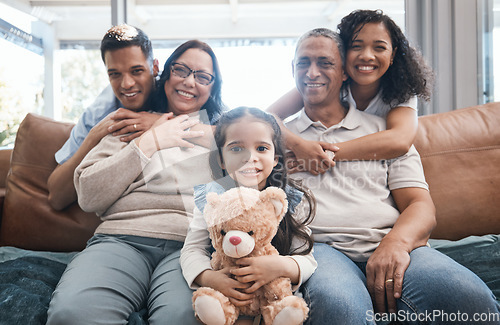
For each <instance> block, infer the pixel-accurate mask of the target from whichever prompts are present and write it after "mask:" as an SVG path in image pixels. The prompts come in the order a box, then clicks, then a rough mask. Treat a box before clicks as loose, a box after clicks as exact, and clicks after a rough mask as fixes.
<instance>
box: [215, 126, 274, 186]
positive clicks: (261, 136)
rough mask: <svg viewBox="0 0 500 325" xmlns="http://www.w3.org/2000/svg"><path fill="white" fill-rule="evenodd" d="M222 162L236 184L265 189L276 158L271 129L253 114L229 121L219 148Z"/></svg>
mask: <svg viewBox="0 0 500 325" xmlns="http://www.w3.org/2000/svg"><path fill="white" fill-rule="evenodd" d="M222 160H223V161H222V163H221V166H222V168H224V169H225V170H226V171H227V173H228V174H229V176H230V177H231V178H232V179H234V180H235V181H236V182H237V183H239V185H243V186H246V187H253V188H257V189H259V190H262V189H264V187H265V186H266V181H267V178H268V177H269V175H270V174H271V172H272V170H273V168H274V166H276V165H277V163H278V159H277V157H276V155H275V148H274V145H273V130H272V129H271V127H270V126H268V125H267V124H265V123H263V122H261V121H259V120H256V119H252V118H247V119H245V120H242V119H240V120H239V121H237V122H235V123H233V124H231V125H229V126H228V127H227V129H226V141H225V143H224V147H223V149H222Z"/></svg>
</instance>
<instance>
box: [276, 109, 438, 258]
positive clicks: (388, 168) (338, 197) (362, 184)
mask: <svg viewBox="0 0 500 325" xmlns="http://www.w3.org/2000/svg"><path fill="white" fill-rule="evenodd" d="M285 124H286V126H287V127H288V129H290V130H291V131H292V132H294V133H295V134H297V135H300V136H301V137H302V138H304V139H306V140H315V141H325V142H330V143H339V142H345V141H348V140H352V139H355V138H359V137H361V136H364V135H368V134H371V133H375V132H378V131H382V130H385V128H386V123H385V120H384V119H383V118H380V117H378V116H375V115H371V114H367V113H365V112H362V111H359V110H357V109H355V108H353V107H352V106H351V108H350V109H349V110H348V112H347V115H346V116H345V118H344V119H343V120H342V121H341V122H340V123H339V124H337V125H334V126H331V127H330V128H326V127H325V126H324V125H323V124H322V123H321V122H313V121H311V119H309V117H308V116H307V114H306V113H305V111H304V109H302V110H301V111H300V112H299V113H297V114H295V115H294V116H292V117H291V118H290V119H289V120H288V121H287V122H286V123H285ZM291 176H292V177H293V178H298V179H302V180H303V182H304V185H305V186H307V187H309V188H310V189H311V190H312V192H313V193H314V196H315V197H316V201H317V213H316V216H315V218H314V220H313V222H312V224H310V228H311V230H312V232H313V236H314V240H315V241H316V242H323V243H327V244H329V245H331V246H332V247H334V248H336V249H338V250H340V251H342V252H343V253H345V254H346V255H347V256H349V257H350V258H351V259H352V260H354V261H359V262H361V261H366V260H368V258H369V257H370V255H371V254H372V253H373V251H374V250H375V249H376V248H377V246H378V244H379V243H380V241H381V240H382V238H383V237H384V236H385V235H386V234H387V233H388V232H389V231H390V230H391V229H392V226H393V225H394V223H395V222H396V219H397V218H398V216H399V211H398V209H397V208H396V205H395V203H394V200H393V198H392V196H391V190H395V189H399V188H407V187H419V188H424V189H428V186H427V183H426V182H425V177H424V172H423V168H422V163H421V161H420V156H419V154H418V152H417V150H416V149H415V148H414V147H413V146H412V147H411V148H410V150H409V151H408V153H406V154H405V155H403V156H401V157H398V158H396V159H391V160H371V161H337V163H336V165H335V167H333V168H331V169H330V170H328V171H327V172H326V173H324V174H322V175H318V176H314V175H312V174H310V173H304V172H302V173H296V174H293V175H291Z"/></svg>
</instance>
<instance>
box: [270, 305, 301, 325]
mask: <svg viewBox="0 0 500 325" xmlns="http://www.w3.org/2000/svg"><path fill="white" fill-rule="evenodd" d="M303 321H304V311H303V310H302V309H301V308H295V307H292V306H287V307H285V308H283V309H282V310H281V311H280V312H279V313H278V315H276V317H275V318H274V321H273V325H300V324H302V322H303Z"/></svg>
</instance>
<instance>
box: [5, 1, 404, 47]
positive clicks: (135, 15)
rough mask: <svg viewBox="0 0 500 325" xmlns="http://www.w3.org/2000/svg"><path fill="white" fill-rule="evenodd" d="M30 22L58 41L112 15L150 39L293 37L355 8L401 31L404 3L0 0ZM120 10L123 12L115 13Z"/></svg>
mask: <svg viewBox="0 0 500 325" xmlns="http://www.w3.org/2000/svg"><path fill="white" fill-rule="evenodd" d="M0 1H1V2H3V3H5V4H7V5H9V6H11V7H14V8H16V9H18V10H21V11H23V12H25V13H28V14H30V15H32V16H34V17H36V18H37V19H38V20H39V21H40V23H38V25H37V24H35V25H34V27H33V28H32V33H33V34H34V35H35V36H38V37H42V35H37V34H41V33H42V31H44V32H46V30H47V29H46V28H45V27H43V28H42V27H40V26H48V27H49V28H50V30H51V31H52V32H53V35H54V38H55V39H56V40H58V41H61V42H65V41H68V42H71V41H79V40H81V41H98V40H100V39H101V37H102V35H103V34H104V32H105V31H106V30H107V29H108V28H109V27H110V26H111V25H112V23H111V22H112V19H111V17H112V13H115V14H116V13H118V15H120V14H121V13H123V12H126V20H127V22H128V23H129V24H131V25H134V26H137V27H140V28H142V29H143V30H144V31H145V32H146V33H147V34H148V35H149V36H150V38H151V39H152V40H178V39H190V38H199V39H235V38H238V39H240V38H274V37H280V38H282V37H292V38H296V37H298V36H299V35H301V34H302V33H304V32H305V31H307V30H309V29H312V28H315V27H328V28H332V29H335V28H336V25H337V24H338V22H339V20H340V18H341V17H342V16H344V15H345V14H347V13H349V12H351V11H352V10H355V9H360V8H363V9H378V8H381V9H383V10H384V12H385V13H387V14H389V15H390V16H391V17H392V18H393V19H394V20H396V23H398V24H399V25H400V26H404V0H381V1H373V0H316V1H304V0H302V1H301V0H269V1H266V0H111V1H105V0H85V1H82V0H0ZM121 8H126V10H121Z"/></svg>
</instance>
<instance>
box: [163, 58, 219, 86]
mask: <svg viewBox="0 0 500 325" xmlns="http://www.w3.org/2000/svg"><path fill="white" fill-rule="evenodd" d="M175 66H182V67H184V68H186V69H188V70H189V73H188V74H187V75H186V76H184V77H183V76H180V75H178V74H177V73H176V71H175V68H174V67H175ZM170 71H171V72H172V74H173V75H175V76H177V77H179V78H183V79H186V78H187V77H189V76H190V75H191V74H192V75H193V77H194V81H196V82H197V83H199V84H200V85H203V86H208V85H211V84H212V83H213V82H214V80H215V76H214V75H212V74H211V73H208V72H206V71H203V70H193V69H191V68H190V67H188V66H187V65H185V64H184V63H179V62H173V63H172V65H171V66H170ZM199 72H202V73H204V74H207V75H209V76H210V77H211V78H212V79H211V80H210V82H209V83H208V84H205V83H202V82H199V80H198V79H197V78H196V74H197V73H199Z"/></svg>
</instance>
